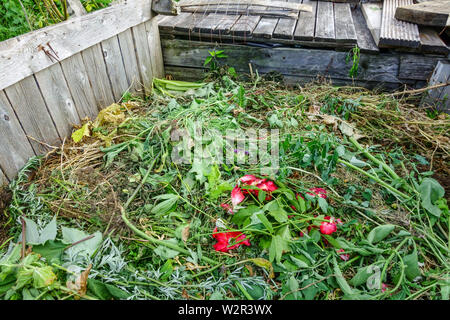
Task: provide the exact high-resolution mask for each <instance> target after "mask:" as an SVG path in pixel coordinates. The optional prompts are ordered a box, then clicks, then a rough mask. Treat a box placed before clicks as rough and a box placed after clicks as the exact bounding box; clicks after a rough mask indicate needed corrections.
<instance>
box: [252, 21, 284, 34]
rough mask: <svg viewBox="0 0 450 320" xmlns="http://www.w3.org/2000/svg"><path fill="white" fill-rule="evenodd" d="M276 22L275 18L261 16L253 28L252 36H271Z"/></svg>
mask: <svg viewBox="0 0 450 320" xmlns="http://www.w3.org/2000/svg"><path fill="white" fill-rule="evenodd" d="M277 23H278V19H277V18H266V17H262V18H261V20H259V22H258V25H257V26H256V27H255V29H254V30H253V37H254V38H267V39H270V38H272V35H273V32H274V30H275V27H276V26H277Z"/></svg>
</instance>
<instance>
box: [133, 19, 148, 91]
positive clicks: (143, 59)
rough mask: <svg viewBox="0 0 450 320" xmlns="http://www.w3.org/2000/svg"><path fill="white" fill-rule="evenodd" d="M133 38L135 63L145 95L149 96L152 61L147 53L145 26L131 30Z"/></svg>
mask: <svg viewBox="0 0 450 320" xmlns="http://www.w3.org/2000/svg"><path fill="white" fill-rule="evenodd" d="M132 31H133V37H134V46H135V48H136V57H137V63H138V66H139V72H140V75H141V79H142V84H143V86H144V92H145V94H150V93H151V91H152V81H153V70H152V60H151V57H150V52H149V49H148V48H149V45H148V40H147V31H146V29H145V25H144V24H143V23H141V24H140V25H137V26H135V27H133V28H132Z"/></svg>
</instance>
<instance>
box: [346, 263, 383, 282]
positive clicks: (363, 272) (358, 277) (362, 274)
mask: <svg viewBox="0 0 450 320" xmlns="http://www.w3.org/2000/svg"><path fill="white" fill-rule="evenodd" d="M375 267H377V268H378V265H377V264H372V265H369V266H365V267H361V268H359V269H358V271H357V272H356V274H355V275H354V276H353V278H352V279H351V280H350V281H349V283H350V284H351V285H352V286H355V287H357V286H360V285H362V284H365V283H367V280H368V279H369V277H370V276H372V275H373V274H374V270H375Z"/></svg>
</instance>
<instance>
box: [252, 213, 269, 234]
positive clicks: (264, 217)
mask: <svg viewBox="0 0 450 320" xmlns="http://www.w3.org/2000/svg"><path fill="white" fill-rule="evenodd" d="M256 217H257V218H258V219H259V221H261V222H262V224H263V225H264V226H265V227H266V228H267V230H269V231H270V233H272V232H273V227H272V224H271V223H270V222H269V220H267V218H266V216H265V215H264V213H263V212H261V213H258V214H257V215H256Z"/></svg>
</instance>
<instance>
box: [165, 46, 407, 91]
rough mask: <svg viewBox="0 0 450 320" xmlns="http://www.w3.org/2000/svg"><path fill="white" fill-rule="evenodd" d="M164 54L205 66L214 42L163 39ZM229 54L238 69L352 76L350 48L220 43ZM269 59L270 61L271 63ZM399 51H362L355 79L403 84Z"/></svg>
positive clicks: (169, 59) (169, 62)
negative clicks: (266, 46)
mask: <svg viewBox="0 0 450 320" xmlns="http://www.w3.org/2000/svg"><path fill="white" fill-rule="evenodd" d="M162 45H163V56H164V61H165V64H166V66H179V67H188V68H189V67H190V68H203V61H204V60H205V58H206V57H207V56H208V55H209V53H208V50H211V45H210V44H208V43H204V42H197V41H185V40H179V39H177V40H165V39H164V40H163V42H162ZM218 49H220V50H225V52H226V53H227V56H228V58H226V59H224V63H226V64H227V65H229V66H232V67H235V69H236V70H237V71H238V72H246V73H248V72H249V67H248V65H249V63H250V64H251V65H252V67H253V71H255V70H258V72H261V73H267V72H270V71H277V72H280V73H281V74H283V75H297V76H308V77H315V76H317V75H322V76H330V77H331V78H336V79H347V80H351V77H350V76H349V74H348V71H349V69H350V67H351V66H350V65H349V64H347V63H346V58H347V52H336V51H332V50H319V49H302V48H255V47H249V46H242V45H229V44H221V45H220V46H219V47H218ZM268 61H270V63H268ZM398 69H399V58H398V55H393V54H383V55H372V54H364V53H362V54H361V57H360V64H359V71H358V76H357V77H356V80H360V81H372V82H377V81H378V82H380V83H383V82H386V83H397V84H400V83H401V82H402V81H400V80H399V79H398V76H397V75H398Z"/></svg>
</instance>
